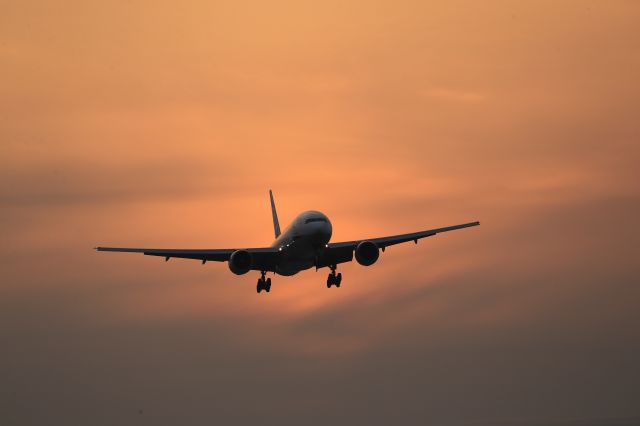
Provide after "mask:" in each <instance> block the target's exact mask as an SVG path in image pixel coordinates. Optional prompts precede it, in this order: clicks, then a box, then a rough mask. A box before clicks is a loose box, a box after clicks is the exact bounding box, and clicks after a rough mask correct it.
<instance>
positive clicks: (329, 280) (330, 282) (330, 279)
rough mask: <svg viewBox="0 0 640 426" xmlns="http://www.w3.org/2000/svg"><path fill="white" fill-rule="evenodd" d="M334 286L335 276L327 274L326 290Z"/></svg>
mask: <svg viewBox="0 0 640 426" xmlns="http://www.w3.org/2000/svg"><path fill="white" fill-rule="evenodd" d="M334 284H335V275H333V274H329V276H328V277H327V288H331V286H332V285H334Z"/></svg>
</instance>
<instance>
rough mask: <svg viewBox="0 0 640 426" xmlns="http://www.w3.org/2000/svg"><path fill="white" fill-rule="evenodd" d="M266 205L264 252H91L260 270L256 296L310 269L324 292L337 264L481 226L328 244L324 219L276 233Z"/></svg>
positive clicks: (300, 221) (367, 261)
mask: <svg viewBox="0 0 640 426" xmlns="http://www.w3.org/2000/svg"><path fill="white" fill-rule="evenodd" d="M269 198H270V200H271V215H272V219H273V229H274V232H275V238H276V239H275V241H274V242H273V243H272V244H271V246H269V247H258V248H230V249H150V248H123V247H96V248H95V249H96V250H97V251H111V252H126V253H143V254H145V255H147V256H161V257H164V258H165V261H168V260H169V259H170V258H172V257H175V258H184V259H197V260H200V261H202V264H203V265H204V264H205V263H206V262H208V261H213V262H228V266H229V269H230V270H231V272H233V273H234V274H236V275H243V274H246V273H247V272H249V271H259V272H260V278H259V279H258V284H257V286H256V291H257V292H258V293H260V292H261V291H262V290H265V291H266V292H267V293H269V292H270V291H271V278H266V274H267V272H272V273H274V274H278V275H283V276H291V275H295V274H297V273H298V272H300V271H303V270H306V269H310V268H312V267H314V266H315V268H316V271H317V270H318V269H320V268H325V267H327V268H329V269H330V270H331V272H330V273H329V276H328V277H327V288H331V287H332V286H336V287H340V284H341V283H342V273H338V274H336V269H337V266H338V264H340V263H345V262H351V261H352V260H353V258H354V256H355V258H356V261H357V262H358V263H359V264H361V265H363V266H371V265H373V264H374V263H376V261H377V260H378V258H379V257H380V250H382V251H383V252H384V251H385V249H386V248H387V247H389V246H392V245H395V244H400V243H406V242H409V241H413V242H414V243H415V244H418V240H419V239H421V238H425V237H431V236H433V235H436V234H439V233H441V232H448V231H454V230H456V229H462V228H469V227H472V226H478V225H480V222H469V223H463V224H461V225H453V226H447V227H444V228H436V229H429V230H426V231H418V232H413V233H409V234H401V235H392V236H389V237H381V238H368V239H362V240H353V241H345V242H340V243H330V242H329V241H330V240H331V233H332V231H333V228H332V226H331V222H330V221H329V218H328V217H327V216H326V215H325V214H323V213H321V212H319V211H315V210H309V211H306V212H303V213H301V214H299V215H298V216H297V217H296V218H295V219H294V220H293V222H291V224H290V225H289V226H288V227H287V228H286V229H285V231H284V232H280V223H279V222H278V213H277V212H276V204H275V202H274V200H273V192H272V191H271V190H269Z"/></svg>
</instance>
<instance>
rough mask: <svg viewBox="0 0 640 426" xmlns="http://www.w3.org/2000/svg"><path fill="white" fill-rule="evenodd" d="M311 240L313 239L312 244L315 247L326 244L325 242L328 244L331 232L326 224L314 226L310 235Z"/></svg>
mask: <svg viewBox="0 0 640 426" xmlns="http://www.w3.org/2000/svg"><path fill="white" fill-rule="evenodd" d="M311 238H312V239H313V242H314V243H315V244H317V245H323V244H326V243H327V242H329V239H330V238H331V230H330V228H329V227H328V226H327V225H326V224H324V223H319V224H317V225H316V226H314V229H313V231H312V233H311Z"/></svg>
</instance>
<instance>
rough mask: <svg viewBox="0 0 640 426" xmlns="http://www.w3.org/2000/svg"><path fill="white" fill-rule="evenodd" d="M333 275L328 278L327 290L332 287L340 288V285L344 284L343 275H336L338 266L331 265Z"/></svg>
mask: <svg viewBox="0 0 640 426" xmlns="http://www.w3.org/2000/svg"><path fill="white" fill-rule="evenodd" d="M330 268H331V273H330V274H329V276H328V277H327V288H331V286H332V285H335V286H336V287H340V283H341V282H342V274H337V275H336V265H331V266H330Z"/></svg>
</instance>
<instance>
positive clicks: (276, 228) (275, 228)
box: [269, 190, 280, 238]
mask: <svg viewBox="0 0 640 426" xmlns="http://www.w3.org/2000/svg"><path fill="white" fill-rule="evenodd" d="M269 198H270V199H271V215H272V216H273V231H274V232H275V233H276V238H278V237H279V236H280V222H278V213H276V203H275V202H274V201H273V192H271V190H269Z"/></svg>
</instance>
